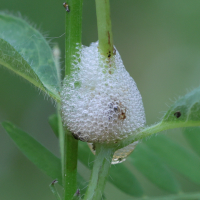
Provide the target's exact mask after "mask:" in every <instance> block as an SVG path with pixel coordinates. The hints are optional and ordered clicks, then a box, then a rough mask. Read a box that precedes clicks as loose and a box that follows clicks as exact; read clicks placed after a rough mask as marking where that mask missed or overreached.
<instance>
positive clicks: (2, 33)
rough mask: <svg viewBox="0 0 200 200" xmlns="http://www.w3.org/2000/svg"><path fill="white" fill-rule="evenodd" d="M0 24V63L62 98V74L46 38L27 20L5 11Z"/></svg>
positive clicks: (0, 17)
mask: <svg viewBox="0 0 200 200" xmlns="http://www.w3.org/2000/svg"><path fill="white" fill-rule="evenodd" d="M0 27H1V30H0V38H1V41H0V64H1V65H3V66H5V67H7V68H8V69H10V70H12V71H14V72H15V73H16V74H18V75H20V76H22V77H23V78H25V79H26V80H28V81H30V82H31V83H33V84H34V85H36V86H37V87H39V88H40V89H42V90H43V91H45V92H46V93H47V94H49V95H50V96H51V97H53V98H54V99H56V100H59V94H58V93H59V87H60V83H59V75H58V71H57V69H56V66H55V62H54V58H53V54H52V51H51V48H50V47H49V44H48V43H47V42H46V40H45V39H44V37H43V36H42V35H41V34H40V33H39V32H38V31H37V30H36V29H35V28H33V27H32V26H30V25H29V24H28V23H27V22H26V21H24V20H22V19H21V18H19V17H15V16H11V15H8V14H5V13H3V12H0ZM11 47H12V48H11ZM5 48H6V49H5ZM35 75H36V77H35ZM38 79H39V80H38ZM35 82H39V83H38V84H36V83H35ZM44 88H45V89H44Z"/></svg>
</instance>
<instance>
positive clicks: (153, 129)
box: [114, 121, 200, 150]
mask: <svg viewBox="0 0 200 200" xmlns="http://www.w3.org/2000/svg"><path fill="white" fill-rule="evenodd" d="M195 126H200V122H198V121H187V122H174V123H173V122H171V123H169V122H160V123H158V124H155V125H153V126H150V127H147V128H144V129H142V130H141V131H140V132H138V133H137V134H132V135H130V136H129V137H128V138H126V139H124V140H122V141H120V142H119V143H118V144H115V145H114V146H115V147H116V150H117V149H121V148H123V147H125V146H127V145H129V144H131V143H133V142H135V141H138V140H141V139H143V138H146V137H149V136H151V135H153V134H155V133H159V132H161V131H165V130H169V129H174V128H184V127H195Z"/></svg>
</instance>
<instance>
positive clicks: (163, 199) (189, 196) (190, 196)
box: [130, 192, 200, 200]
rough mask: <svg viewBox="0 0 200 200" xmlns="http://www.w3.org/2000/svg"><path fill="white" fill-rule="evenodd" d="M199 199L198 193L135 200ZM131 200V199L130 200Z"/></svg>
mask: <svg viewBox="0 0 200 200" xmlns="http://www.w3.org/2000/svg"><path fill="white" fill-rule="evenodd" d="M198 199H200V193H197V192H193V193H180V194H176V195H167V196H159V197H146V196H145V197H142V198H136V199H135V200H198ZM130 200H132V199H130Z"/></svg>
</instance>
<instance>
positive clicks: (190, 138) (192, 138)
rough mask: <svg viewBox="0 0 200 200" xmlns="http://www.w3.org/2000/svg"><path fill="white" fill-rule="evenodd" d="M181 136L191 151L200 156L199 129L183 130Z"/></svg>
mask: <svg viewBox="0 0 200 200" xmlns="http://www.w3.org/2000/svg"><path fill="white" fill-rule="evenodd" d="M183 135H184V136H185V138H186V139H187V142H188V143H189V144H190V145H191V147H192V149H193V150H194V151H195V152H196V153H197V154H198V155H199V156H200V127H192V128H185V129H183Z"/></svg>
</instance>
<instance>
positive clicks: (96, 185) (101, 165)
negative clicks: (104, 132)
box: [84, 144, 114, 200]
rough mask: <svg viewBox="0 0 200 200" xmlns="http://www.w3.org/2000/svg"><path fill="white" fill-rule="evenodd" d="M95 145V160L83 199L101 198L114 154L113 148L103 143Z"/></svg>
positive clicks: (97, 199) (98, 199)
mask: <svg viewBox="0 0 200 200" xmlns="http://www.w3.org/2000/svg"><path fill="white" fill-rule="evenodd" d="M95 147H96V155H95V161H94V165H93V170H92V174H91V177H90V183H89V186H88V189H87V192H86V194H85V197H84V200H100V199H101V198H102V195H103V191H104V187H105V184H106V179H107V176H108V172H109V168H110V165H111V160H112V156H113V154H114V149H112V148H110V147H107V146H106V145H104V144H96V145H95Z"/></svg>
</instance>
